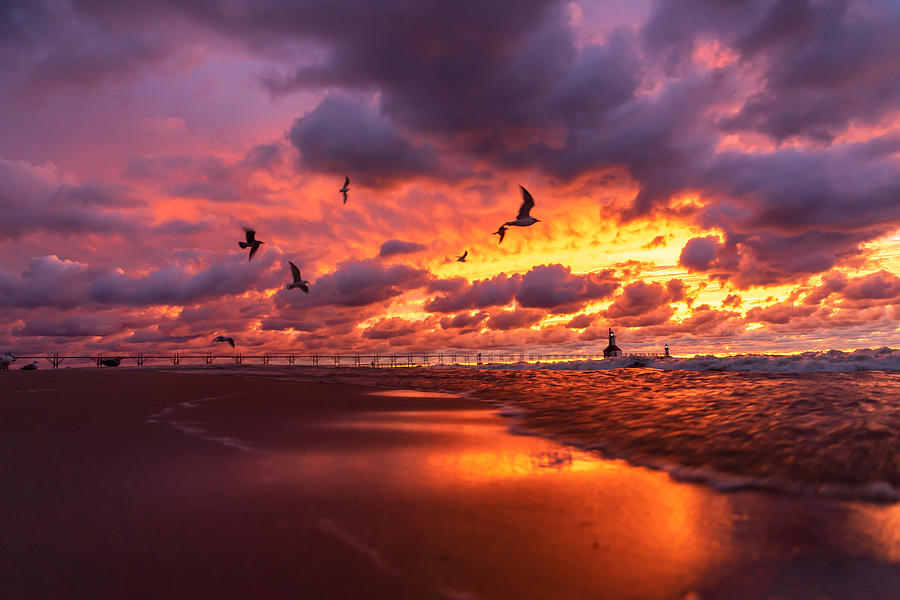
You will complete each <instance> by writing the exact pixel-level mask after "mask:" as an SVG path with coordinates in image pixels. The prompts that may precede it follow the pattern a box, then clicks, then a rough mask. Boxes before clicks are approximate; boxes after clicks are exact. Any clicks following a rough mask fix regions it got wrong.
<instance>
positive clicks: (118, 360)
mask: <svg viewBox="0 0 900 600" xmlns="http://www.w3.org/2000/svg"><path fill="white" fill-rule="evenodd" d="M100 364H101V365H103V366H104V367H118V366H119V365H120V364H122V357H121V356H114V357H113V358H104V359H102V360H101V361H100Z"/></svg>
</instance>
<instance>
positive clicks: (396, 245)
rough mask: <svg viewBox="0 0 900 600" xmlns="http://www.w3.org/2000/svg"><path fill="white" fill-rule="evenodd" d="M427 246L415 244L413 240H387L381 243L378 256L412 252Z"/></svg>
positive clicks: (384, 256) (383, 256) (385, 256)
mask: <svg viewBox="0 0 900 600" xmlns="http://www.w3.org/2000/svg"><path fill="white" fill-rule="evenodd" d="M427 248H428V246H425V245H423V244H417V243H415V242H404V241H402V240H388V241H386V242H385V243H383V244H382V245H381V250H380V251H379V252H378V256H379V257H381V258H387V257H389V256H397V255H400V254H413V253H415V252H421V251H422V250H426V249H427Z"/></svg>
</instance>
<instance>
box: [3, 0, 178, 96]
mask: <svg viewBox="0 0 900 600" xmlns="http://www.w3.org/2000/svg"><path fill="white" fill-rule="evenodd" d="M79 4H81V3H79V2H77V1H75V2H53V1H49V0H33V1H32V0H12V1H10V2H4V3H3V4H2V5H0V58H2V62H3V64H4V65H5V67H6V68H5V69H4V71H3V72H2V74H0V82H2V83H5V84H6V85H7V86H9V88H10V90H11V91H12V92H13V93H15V94H23V93H24V94H28V95H29V96H30V97H31V99H39V97H40V95H44V94H47V93H50V92H53V91H56V90H59V89H61V88H65V87H77V88H82V89H89V88H93V87H96V86H99V85H102V84H105V83H107V82H120V81H125V80H130V79H133V78H134V77H135V76H136V75H138V74H140V73H141V72H142V71H143V70H144V69H146V68H148V67H150V66H153V65H156V64H158V63H160V62H162V61H164V60H165V59H166V58H167V57H169V56H171V55H172V54H173V53H176V52H178V51H179V50H180V49H181V47H182V44H181V43H180V42H181V41H182V40H181V39H179V36H178V35H176V34H175V32H174V31H172V28H171V27H158V24H159V23H158V21H148V20H142V19H139V18H137V15H136V14H132V21H131V26H123V23H122V22H120V23H118V24H114V23H111V22H109V21H107V20H104V19H102V18H98V15H97V14H95V15H86V14H83V13H82V12H81V11H80V10H79V9H80V7H79V6H78V5H79ZM135 8H137V7H136V6H135ZM137 12H141V9H140V8H138V9H137Z"/></svg>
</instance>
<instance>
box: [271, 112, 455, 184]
mask: <svg viewBox="0 0 900 600" xmlns="http://www.w3.org/2000/svg"><path fill="white" fill-rule="evenodd" d="M285 136H286V138H287V139H288V141H290V143H291V144H292V145H293V146H294V147H295V148H296V149H297V150H298V151H299V152H300V160H301V162H302V164H303V166H304V167H305V168H306V169H309V170H311V171H315V172H323V173H332V174H334V175H336V176H339V175H344V174H352V175H353V180H354V181H358V182H361V183H362V184H364V185H381V184H384V183H387V182H390V181H392V180H395V179H398V178H405V177H410V176H415V175H425V174H437V172H438V167H439V162H438V158H437V155H436V154H435V152H434V150H433V149H432V148H431V147H429V146H428V145H424V144H420V145H414V144H413V143H411V142H410V141H408V140H406V139H404V138H403V137H402V136H401V135H400V134H399V133H398V132H397V131H396V129H395V128H394V127H393V125H392V124H391V123H390V121H389V120H387V119H386V118H385V117H383V116H381V115H379V114H378V112H377V111H376V109H375V108H374V107H373V106H372V105H371V104H370V103H368V102H363V101H357V100H353V99H351V98H348V97H345V96H339V95H329V96H326V97H325V99H323V100H322V102H320V103H319V105H318V106H317V107H316V108H315V109H314V110H312V111H311V112H309V113H307V114H306V115H304V116H302V117H300V118H299V119H297V120H296V121H294V124H293V125H291V128H290V130H288V132H287V133H286V134H285Z"/></svg>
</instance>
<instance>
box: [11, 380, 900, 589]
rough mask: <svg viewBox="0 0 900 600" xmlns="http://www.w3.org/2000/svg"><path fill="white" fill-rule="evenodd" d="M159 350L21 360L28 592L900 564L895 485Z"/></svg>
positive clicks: (14, 396) (874, 573) (873, 582)
mask: <svg viewBox="0 0 900 600" xmlns="http://www.w3.org/2000/svg"><path fill="white" fill-rule="evenodd" d="M143 369H146V370H138V369H129V370H118V371H113V370H103V371H100V370H80V369H79V370H75V369H73V370H68V371H66V370H59V371H50V370H47V371H43V372H38V373H29V374H27V375H26V374H21V375H14V374H13V375H12V376H11V377H10V378H9V379H7V380H6V381H7V382H9V383H10V384H11V385H9V386H8V387H9V388H10V393H7V394H5V395H4V396H3V397H2V398H0V408H2V416H3V419H2V421H0V429H2V432H0V445H2V450H3V452H2V456H3V457H4V458H2V459H0V468H2V471H0V475H2V478H3V481H5V482H8V486H7V487H6V488H5V490H4V491H0V498H2V500H3V502H2V503H0V504H2V506H4V507H6V509H5V511H4V512H5V513H6V515H5V517H6V518H5V519H4V520H5V521H6V522H7V523H8V524H9V525H8V526H7V527H5V528H4V529H2V530H0V542H2V544H3V547H5V548H13V549H15V550H14V551H13V552H7V553H4V554H3V556H2V557H0V581H4V582H7V583H6V584H5V585H4V587H5V588H6V589H7V592H6V593H9V594H11V595H10V597H33V596H56V597H70V598H81V597H84V598H88V597H101V596H106V597H110V596H112V597H160V596H169V597H204V596H209V597H213V596H215V597H223V598H230V597H246V595H248V594H251V595H255V596H256V597H272V598H280V597H304V593H305V597H313V598H314V597H336V598H343V597H347V598H353V597H362V596H364V597H385V598H388V597H391V598H428V597H435V598H555V597H570V598H588V597H597V596H598V595H600V596H602V597H609V598H678V599H680V598H686V597H699V598H703V599H704V600H706V599H709V598H732V597H740V598H757V597H759V598H762V597H766V596H767V595H772V594H775V593H779V594H781V595H782V596H783V597H787V598H790V597H808V596H809V595H814V594H813V592H820V593H821V596H822V597H825V598H845V597H846V598H856V597H860V596H862V597H878V595H879V593H880V592H884V593H887V592H886V591H889V590H892V589H897V587H898V586H900V543H898V542H900V508H898V507H897V506H880V505H871V504H865V503H860V502H847V501H838V500H831V499H824V498H808V497H800V498H797V497H791V496H774V495H771V494H762V493H758V492H752V491H742V492H731V493H728V494H721V493H718V492H716V491H714V490H712V489H711V488H708V487H705V486H698V485H695V484H690V483H683V482H678V481H674V480H672V479H671V478H670V477H669V475H668V474H666V473H664V472H661V471H653V470H649V469H646V468H641V467H635V466H632V465H630V464H627V463H625V462H624V461H622V460H608V459H604V458H599V457H597V456H596V455H594V454H593V453H588V452H582V451H579V450H577V449H575V448H572V447H570V446H564V445H561V444H559V443H557V442H554V441H551V440H548V439H545V438H543V437H538V436H531V435H529V436H523V435H513V434H512V433H510V432H509V431H508V430H507V425H508V421H505V420H504V419H503V417H501V416H499V415H497V414H496V408H495V407H492V406H490V405H487V404H485V403H484V402H483V401H481V400H475V399H471V398H461V397H441V396H435V395H431V396H429V395H428V394H427V393H425V394H422V395H406V396H398V395H386V394H383V393H382V394H373V393H368V392H378V391H381V392H383V391H384V389H381V390H373V389H372V388H365V387H355V386H348V385H341V384H321V383H309V382H303V381H290V380H282V379H276V378H273V377H252V376H246V375H247V374H244V373H237V374H236V375H237V377H218V378H217V377H209V373H205V375H207V376H206V377H203V376H202V375H204V374H191V373H185V372H180V373H178V372H168V371H166V370H162V371H154V370H150V369H147V368H146V367H144V368H143ZM175 375H179V376H180V377H175ZM35 376H36V377H35ZM167 411H168V412H167ZM179 427H181V429H179ZM185 428H187V429H188V431H185V430H184V429H185ZM204 436H205V437H204ZM825 524H827V526H823V525H825ZM836 565H837V566H838V568H837V569H836V568H835V566H836ZM351 573H352V576H351V577H348V574H351ZM835 590H837V591H835ZM841 590H844V591H841ZM298 591H303V592H304V593H299V592H298ZM801 592H802V593H801ZM690 594H694V596H689V595H690ZM841 594H843V595H841Z"/></svg>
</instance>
